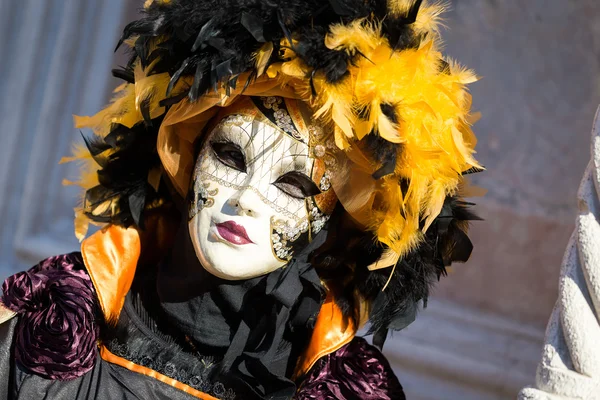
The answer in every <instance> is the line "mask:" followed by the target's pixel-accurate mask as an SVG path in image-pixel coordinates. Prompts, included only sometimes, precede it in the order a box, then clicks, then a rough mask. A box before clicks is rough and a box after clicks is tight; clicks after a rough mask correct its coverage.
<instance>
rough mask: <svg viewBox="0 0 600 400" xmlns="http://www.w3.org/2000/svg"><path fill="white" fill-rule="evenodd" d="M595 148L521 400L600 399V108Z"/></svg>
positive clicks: (593, 139)
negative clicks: (538, 356) (532, 377)
mask: <svg viewBox="0 0 600 400" xmlns="http://www.w3.org/2000/svg"><path fill="white" fill-rule="evenodd" d="M591 153H592V154H591V160H590V163H589V164H588V166H587V168H586V171H585V175H584V177H583V180H582V182H581V186H580V188H579V193H578V208H579V215H578V216H577V221H576V227H575V231H574V232H573V234H572V235H571V239H570V240H569V244H568V246H567V250H566V252H565V256H564V258H563V262H562V268H561V275H560V286H559V294H558V300H557V301H556V305H555V306H554V310H553V311H552V316H551V317H550V321H549V322H548V328H547V330H546V343H545V345H544V351H543V354H542V360H541V361H540V363H539V365H538V369H537V376H536V382H535V385H533V386H532V387H528V388H524V389H523V390H521V392H520V393H519V400H547V399H586V400H588V399H600V323H599V319H598V317H599V315H598V313H599V312H600V108H598V111H597V113H596V118H595V120H594V126H593V128H592V144H591ZM556 178H557V179H560V177H556Z"/></svg>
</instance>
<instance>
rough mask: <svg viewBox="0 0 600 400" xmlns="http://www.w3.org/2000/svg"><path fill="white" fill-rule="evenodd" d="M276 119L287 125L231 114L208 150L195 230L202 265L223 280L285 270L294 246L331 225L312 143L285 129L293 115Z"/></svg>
mask: <svg viewBox="0 0 600 400" xmlns="http://www.w3.org/2000/svg"><path fill="white" fill-rule="evenodd" d="M270 99H271V100H270V101H271V102H274V104H275V107H274V108H275V109H276V110H279V108H278V107H277V105H276V104H277V101H276V100H272V99H275V98H270ZM263 100H264V101H267V99H263ZM278 101H279V102H281V100H278ZM265 104H267V103H265ZM275 115H276V116H277V115H279V116H280V117H281V116H283V119H278V121H277V125H279V126H276V125H275V124H273V123H271V122H270V121H268V120H266V119H264V118H257V117H256V114H255V115H245V114H232V115H229V116H227V117H225V118H224V119H223V120H221V121H220V122H219V123H218V124H217V125H216V127H215V128H214V129H212V131H211V132H209V133H208V136H207V137H206V139H205V140H204V143H203V146H202V148H201V150H200V154H199V156H198V159H197V162H196V166H195V170H194V175H193V182H192V190H193V193H191V195H192V197H193V198H192V199H191V201H190V206H189V224H188V227H189V232H190V236H191V239H192V242H193V244H194V249H195V251H196V255H197V257H198V259H199V260H200V262H201V263H202V265H203V266H204V268H205V269H206V270H207V271H208V272H210V273H211V274H213V275H215V276H217V277H220V278H223V279H228V280H241V279H249V278H253V277H257V276H261V275H264V274H267V273H269V272H272V271H274V270H276V269H278V268H280V267H282V266H284V265H285V264H286V263H287V261H288V260H289V258H290V257H291V255H292V251H293V250H292V248H293V247H292V245H293V242H295V241H300V242H301V241H302V240H305V241H306V240H310V237H311V236H312V235H313V234H315V233H317V232H318V231H319V230H320V229H321V227H322V226H323V224H324V223H325V221H326V220H327V216H325V215H323V214H322V213H321V212H320V211H319V209H318V207H316V205H315V202H314V199H313V196H315V195H317V194H319V193H320V192H321V190H320V189H319V188H318V187H317V185H316V184H315V183H314V182H313V179H312V174H313V164H314V159H313V158H311V157H309V146H308V145H307V144H306V142H307V141H306V140H302V138H301V137H300V136H298V135H297V133H298V132H297V131H295V129H294V128H293V127H291V126H287V127H289V128H290V129H291V130H292V131H293V132H292V134H290V129H286V128H285V127H284V129H285V130H286V132H284V130H283V129H281V128H280V126H281V125H280V124H279V122H283V123H285V122H286V121H288V122H289V121H291V120H290V118H289V116H288V115H287V112H286V111H285V109H284V110H283V111H279V114H275ZM328 186H329V185H326V186H325V187H323V185H321V189H328Z"/></svg>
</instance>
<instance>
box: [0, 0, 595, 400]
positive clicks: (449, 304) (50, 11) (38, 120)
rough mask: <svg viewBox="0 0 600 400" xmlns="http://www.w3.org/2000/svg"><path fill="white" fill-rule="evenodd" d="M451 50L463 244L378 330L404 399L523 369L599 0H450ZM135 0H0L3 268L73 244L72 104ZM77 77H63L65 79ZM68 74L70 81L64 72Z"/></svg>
mask: <svg viewBox="0 0 600 400" xmlns="http://www.w3.org/2000/svg"><path fill="white" fill-rule="evenodd" d="M451 4H452V10H451V11H450V12H449V13H448V14H447V25H448V26H449V27H450V29H449V30H446V31H445V35H444V36H445V39H446V43H447V53H448V54H450V55H451V56H452V57H453V58H456V59H458V60H460V62H461V63H463V64H465V65H467V66H469V67H471V68H473V69H475V70H476V71H477V72H478V74H479V75H481V76H482V79H481V81H479V82H478V83H475V84H473V85H472V93H473V98H474V107H475V108H476V109H477V110H479V111H481V112H482V114H483V118H482V119H481V121H480V122H479V123H477V124H476V126H475V131H476V133H477V134H478V137H479V145H478V159H479V160H480V161H481V162H482V163H483V164H484V165H485V166H486V167H487V168H488V171H486V172H484V173H481V174H479V175H478V176H475V177H474V181H475V183H476V184H478V185H480V186H483V187H485V188H486V189H487V190H488V194H487V195H486V196H485V197H484V198H479V199H475V201H476V202H477V203H478V206H477V210H478V212H479V214H480V215H481V216H482V217H484V218H485V221H484V222H478V223H475V224H474V225H473V228H472V234H471V236H472V238H473V241H474V244H475V251H474V253H473V257H472V259H471V260H470V261H469V262H468V263H467V264H465V265H457V266H455V267H454V268H453V271H452V272H451V274H450V276H449V277H447V278H445V279H443V280H442V282H440V284H439V285H438V287H437V289H436V291H435V294H434V296H433V300H432V301H431V303H430V306H429V308H428V309H427V310H425V311H423V312H422V313H421V314H420V316H419V318H418V319H417V321H416V322H415V323H414V324H413V325H412V326H410V327H409V328H408V329H406V330H405V331H403V332H400V333H397V334H395V335H394V337H393V338H392V339H389V340H388V342H387V343H386V346H385V349H384V352H385V353H386V355H387V356H388V357H389V359H390V361H391V362H392V364H393V365H394V367H395V368H396V371H397V373H398V375H399V377H400V379H401V381H402V383H403V385H404V386H405V388H406V391H407V394H408V398H409V399H411V400H430V399H461V400H465V399H472V400H486V399H509V398H515V397H516V394H517V392H518V389H519V388H520V387H521V386H523V385H525V384H527V383H531V382H533V379H534V375H535V366H536V364H537V361H538V359H539V356H540V354H541V345H542V339H543V329H544V326H545V324H546V321H547V318H548V316H549V315H550V311H551V308H552V306H553V304H554V301H555V298H556V291H557V286H558V275H559V267H560V261H561V258H562V255H563V252H564V250H565V246H566V243H567V240H568V237H569V235H570V233H571V231H572V229H573V227H574V217H575V204H576V203H575V201H576V200H575V199H576V197H575V194H576V190H577V186H578V183H579V181H580V179H581V176H582V174H583V170H584V167H585V165H586V164H587V162H588V160H589V131H590V129H591V124H592V118H593V115H594V111H595V109H596V107H597V105H598V104H599V103H600V93H599V82H598V80H599V78H600V74H599V72H600V7H598V2H597V0H527V1H525V0H453V1H452V2H451ZM140 5H141V0H140V1H138V0H93V1H87V0H86V1H85V2H82V1H81V0H44V1H43V2H42V1H38V0H0V32H1V33H2V35H0V54H2V55H3V62H2V63H0V93H2V99H1V100H0V105H1V107H0V139H1V141H0V193H1V195H0V218H2V221H3V224H2V228H0V229H1V230H0V275H1V276H0V278H4V277H6V276H7V275H9V274H10V273H14V272H15V271H18V270H21V269H24V268H27V267H28V266H30V265H32V264H33V263H35V262H36V261H38V260H39V259H40V258H42V257H45V256H49V255H51V254H55V253H60V252H66V251H71V250H73V249H76V248H77V242H76V241H75V240H74V238H73V236H72V224H71V221H72V207H73V204H74V203H75V202H76V195H77V191H76V190H73V189H72V188H67V189H64V188H62V187H61V186H60V181H61V180H62V178H63V177H65V176H73V173H74V169H73V168H72V167H65V166H58V165H57V162H58V160H59V159H60V157H62V156H63V155H65V154H67V153H68V151H69V147H70V143H71V142H72V141H73V140H76V139H77V137H78V135H79V134H78V132H77V131H75V130H74V129H72V128H71V114H86V113H93V112H94V111H96V110H98V109H99V108H100V107H101V105H102V104H103V103H105V102H106V101H107V100H108V98H109V95H110V90H111V89H112V87H114V86H115V82H116V81H114V80H111V79H110V78H108V76H109V75H110V68H111V66H115V65H117V64H122V63H123V62H124V58H123V56H122V55H116V56H115V55H113V54H112V49H113V47H114V43H115V42H116V38H117V36H118V34H119V32H120V30H121V29H122V28H123V26H124V24H125V21H127V20H130V19H131V18H132V17H133V16H134V15H135V13H136V11H137V8H138V7H140ZM74 79H75V81H74ZM74 82H75V83H74Z"/></svg>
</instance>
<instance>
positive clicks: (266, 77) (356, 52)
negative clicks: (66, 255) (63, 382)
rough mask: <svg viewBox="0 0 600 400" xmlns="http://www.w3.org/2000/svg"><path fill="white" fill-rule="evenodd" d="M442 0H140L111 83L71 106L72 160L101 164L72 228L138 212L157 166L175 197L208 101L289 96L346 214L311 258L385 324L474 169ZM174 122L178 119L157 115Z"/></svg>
mask: <svg viewBox="0 0 600 400" xmlns="http://www.w3.org/2000/svg"><path fill="white" fill-rule="evenodd" d="M443 11H444V6H443V5H441V4H438V3H430V2H428V1H426V0H329V1H326V2H323V1H320V0H302V1H301V0H269V1H267V0H227V1H221V0H203V1H200V0H155V1H151V0H148V1H147V2H146V4H145V9H144V15H143V17H142V18H141V19H139V20H137V21H134V22H132V23H130V24H129V25H127V27H126V28H125V30H124V33H123V36H122V38H121V40H120V42H119V46H121V45H122V44H126V45H127V46H129V47H130V49H131V52H132V57H131V59H130V62H129V63H128V65H127V66H126V67H125V68H123V69H120V70H115V71H113V73H114V75H115V76H117V77H120V78H122V79H124V80H125V83H124V84H123V86H121V87H120V88H118V90H117V93H116V97H115V99H114V101H113V102H112V104H111V105H109V106H108V107H107V108H106V109H105V110H103V111H101V112H100V113H98V114H97V115H95V116H93V117H84V118H76V126H77V127H88V128H91V129H92V130H93V131H94V132H95V135H96V138H95V139H93V140H86V145H87V147H88V149H89V152H90V154H91V157H89V156H87V157H83V162H96V163H97V164H99V165H100V167H101V169H100V171H99V172H98V174H97V177H96V176H93V175H92V176H90V174H85V175H86V176H88V177H91V178H92V179H88V180H87V181H84V182H82V183H81V184H82V186H83V187H84V188H85V189H86V195H85V199H84V203H83V209H82V210H80V211H78V213H77V215H78V216H79V218H78V234H79V236H80V237H82V236H83V235H85V227H84V226H83V225H85V224H84V223H83V222H82V217H81V216H82V215H86V216H87V217H88V218H89V219H90V220H92V221H98V222H110V223H117V224H122V225H131V224H136V225H138V226H143V221H144V218H143V213H144V211H145V210H147V209H148V208H157V207H160V206H161V205H162V204H164V203H165V202H168V199H169V194H168V191H166V190H164V189H163V188H162V186H164V185H162V186H161V185H159V182H160V179H161V174H162V175H163V176H164V177H166V178H168V179H169V180H170V181H171V182H172V183H173V186H174V187H175V188H176V189H177V190H178V191H179V192H180V193H181V194H183V195H185V193H186V190H187V185H188V182H189V174H190V172H191V165H192V164H193V154H194V153H193V144H194V141H195V140H196V139H197V136H198V135H199V131H200V129H198V126H197V125H198V124H199V126H203V124H206V123H207V121H208V120H209V119H210V117H211V116H213V115H214V114H215V109H216V108H218V107H224V106H227V105H229V104H231V103H232V102H234V101H235V100H236V98H237V97H239V96H245V95H253V96H256V95H267V94H273V93H276V94H277V95H280V96H284V97H294V98H298V99H301V100H303V101H304V102H305V103H306V104H308V105H309V106H310V107H311V109H312V110H314V118H315V120H317V121H319V122H320V124H321V125H322V126H323V127H325V128H326V129H324V132H325V134H321V135H314V137H312V138H311V148H313V149H319V151H315V154H316V155H317V157H321V158H323V159H324V161H325V164H327V165H328V167H329V168H330V169H331V171H332V177H331V183H332V185H333V188H334V190H335V193H336V195H337V197H338V199H339V201H340V204H341V206H342V207H343V209H344V212H345V213H346V214H347V215H349V216H351V217H352V218H351V219H352V220H353V221H354V222H355V223H356V224H357V226H359V227H360V229H359V230H358V231H359V232H360V234H359V235H358V236H356V237H354V238H345V239H344V240H348V241H350V242H348V243H347V245H348V246H353V250H354V251H346V252H345V254H342V253H341V252H340V254H339V255H338V258H337V260H336V261H335V262H333V263H332V261H331V257H329V258H327V259H328V260H329V261H327V262H326V263H325V264H327V265H325V266H323V271H325V270H328V271H330V272H331V271H337V272H335V273H334V275H335V274H339V273H342V272H340V271H341V270H340V269H339V268H346V269H347V271H346V273H347V274H349V275H352V277H353V278H352V279H348V280H347V281H346V283H345V284H347V287H346V288H345V289H343V288H342V289H340V290H339V291H338V297H339V299H343V298H346V299H351V298H354V297H356V296H357V295H358V296H359V297H360V299H361V301H363V300H364V301H366V302H367V304H369V305H370V306H371V307H375V305H377V307H375V309H373V310H372V312H371V316H372V322H374V326H375V328H376V329H380V328H381V329H385V328H387V327H390V326H392V327H394V324H393V321H394V320H396V321H397V320H398V316H400V315H406V314H407V313H408V314H410V313H411V312H413V310H414V309H415V306H414V305H415V303H416V302H417V301H419V300H426V297H427V291H428V287H429V284H430V283H431V281H433V280H434V278H439V276H440V274H442V273H443V272H444V271H445V270H444V268H445V266H448V265H450V263H451V262H452V261H466V259H467V258H468V257H469V254H470V252H471V247H472V246H471V242H470V241H469V239H468V237H467V236H466V228H467V221H468V220H469V219H474V218H475V217H474V216H473V215H472V214H470V213H469V212H468V211H467V210H466V208H467V206H468V204H467V203H465V202H463V201H462V200H461V198H460V195H461V193H460V188H461V187H462V186H463V185H464V178H463V175H465V174H468V173H472V172H477V171H480V170H482V167H481V166H480V165H479V164H478V162H477V161H476V160H475V159H474V157H473V154H474V147H475V143H476V139H475V136H474V134H473V132H472V131H471V123H472V122H473V119H474V116H473V115H471V111H470V109H471V97H470V95H469V93H468V91H467V88H466V86H467V85H468V84H469V83H472V82H474V81H475V80H476V79H477V78H476V76H475V74H474V73H473V72H472V71H470V70H468V69H465V68H463V67H461V66H460V65H458V64H457V63H456V62H454V61H452V60H449V59H447V58H445V57H444V56H443V55H442V53H441V48H440V46H441V45H440V37H439V26H440V15H441V13H442V12H443ZM185 121H187V122H189V121H193V122H194V123H195V124H196V126H195V129H194V131H193V132H187V131H186V130H185V129H183V130H181V129H180V130H175V129H172V128H173V126H175V125H177V124H180V123H182V122H185ZM84 170H87V171H89V167H88V168H87V169H86V168H84ZM345 250H347V248H345ZM350 254H353V256H352V257H353V259H350V258H348V257H349V256H348V255H350ZM351 260H354V261H351ZM356 260H360V262H361V263H362V264H364V265H362V266H358V265H357V263H358V262H357V261H356ZM315 263H316V264H318V261H315ZM322 264H323V263H322ZM334 264H335V265H334ZM386 267H392V269H391V270H390V269H386ZM369 271H371V272H369ZM390 271H391V272H390ZM325 275H327V273H326V272H323V276H325ZM388 286H389V290H386V291H384V292H383V293H385V295H383V294H381V293H382V289H383V288H385V287H388ZM407 287H408V288H407ZM348 288H350V289H348ZM344 290H346V292H344ZM344 293H346V294H345V295H344ZM382 296H384V297H382ZM349 301H351V300H349Z"/></svg>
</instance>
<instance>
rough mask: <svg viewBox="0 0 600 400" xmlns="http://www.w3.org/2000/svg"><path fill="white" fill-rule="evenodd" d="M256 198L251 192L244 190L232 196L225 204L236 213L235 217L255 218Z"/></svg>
mask: <svg viewBox="0 0 600 400" xmlns="http://www.w3.org/2000/svg"><path fill="white" fill-rule="evenodd" d="M256 197H257V196H256V195H254V193H252V191H251V190H249V189H244V190H242V191H240V192H239V193H236V195H235V196H232V197H231V198H230V199H229V200H228V201H227V203H228V205H229V206H230V207H232V208H233V209H234V210H235V211H236V214H237V215H240V216H242V215H247V216H249V217H256V216H257V213H256V201H257V200H258V199H257V198H256Z"/></svg>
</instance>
